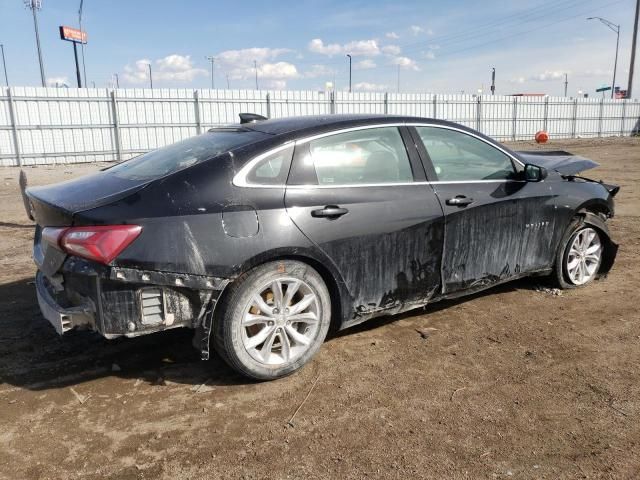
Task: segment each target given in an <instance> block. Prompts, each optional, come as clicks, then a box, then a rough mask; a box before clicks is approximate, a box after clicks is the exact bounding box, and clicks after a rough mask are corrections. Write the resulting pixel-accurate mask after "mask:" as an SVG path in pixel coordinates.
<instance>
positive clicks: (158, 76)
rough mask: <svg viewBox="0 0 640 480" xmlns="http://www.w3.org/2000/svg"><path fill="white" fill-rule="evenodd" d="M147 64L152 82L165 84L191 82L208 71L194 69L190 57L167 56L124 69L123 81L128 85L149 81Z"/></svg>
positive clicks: (144, 60) (141, 61)
mask: <svg viewBox="0 0 640 480" xmlns="http://www.w3.org/2000/svg"><path fill="white" fill-rule="evenodd" d="M149 64H151V70H152V75H153V79H154V80H158V81H167V82H183V83H184V82H191V81H193V80H194V79H195V78H196V77H198V76H206V75H208V74H209V72H208V70H206V69H204V68H196V67H195V66H194V65H193V62H192V60H191V56H190V55H177V54H173V55H168V56H166V57H164V58H159V59H157V60H155V61H153V62H152V61H151V60H149V59H146V58H143V59H140V60H138V61H136V62H135V64H134V65H133V66H132V65H126V66H125V67H124V79H125V80H126V81H127V82H129V83H146V82H148V81H149Z"/></svg>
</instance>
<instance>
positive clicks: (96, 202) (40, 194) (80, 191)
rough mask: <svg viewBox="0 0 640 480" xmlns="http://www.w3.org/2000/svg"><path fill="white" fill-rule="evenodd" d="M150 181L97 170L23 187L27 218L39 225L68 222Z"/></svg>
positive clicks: (139, 188)
mask: <svg viewBox="0 0 640 480" xmlns="http://www.w3.org/2000/svg"><path fill="white" fill-rule="evenodd" d="M150 182H151V180H149V179H145V180H135V179H129V178H122V177H120V176H116V175H112V174H110V173H108V172H107V171H105V172H98V173H95V174H92V175H87V176H85V177H80V178H77V179H74V180H68V181H66V182H61V183H56V184H54V185H46V186H42V187H30V188H28V189H26V191H25V196H26V201H25V206H26V208H27V214H28V215H29V216H30V218H32V219H33V220H35V222H36V223H37V224H38V225H40V226H42V227H61V226H70V225H72V224H73V216H74V215H75V214H76V213H78V212H82V211H84V210H89V209H92V208H97V207H101V206H104V205H107V204H109V203H112V202H115V201H118V200H121V199H123V198H125V197H128V196H129V195H132V194H133V193H135V192H137V191H139V190H141V189H142V188H144V187H145V186H146V185H147V184H149V183H150Z"/></svg>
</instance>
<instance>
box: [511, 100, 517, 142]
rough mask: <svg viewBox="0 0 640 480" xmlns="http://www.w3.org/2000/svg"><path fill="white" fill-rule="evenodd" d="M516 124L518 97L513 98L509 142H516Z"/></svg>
mask: <svg viewBox="0 0 640 480" xmlns="http://www.w3.org/2000/svg"><path fill="white" fill-rule="evenodd" d="M517 123H518V97H513V112H512V114H511V140H513V141H514V142H515V141H516V135H517V129H518V128H517V127H518V125H517Z"/></svg>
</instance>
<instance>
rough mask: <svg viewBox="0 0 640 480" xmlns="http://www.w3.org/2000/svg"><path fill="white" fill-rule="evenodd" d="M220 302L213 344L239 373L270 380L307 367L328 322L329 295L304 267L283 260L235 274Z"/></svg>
mask: <svg viewBox="0 0 640 480" xmlns="http://www.w3.org/2000/svg"><path fill="white" fill-rule="evenodd" d="M230 288H231V289H230V291H229V292H228V294H227V295H226V296H225V298H224V299H223V300H222V304H221V305H220V310H218V314H219V315H218V316H217V318H216V322H215V345H216V349H217V350H218V352H219V353H220V355H221V356H222V357H223V358H224V359H225V360H226V361H227V363H228V364H229V365H230V366H231V367H232V368H234V369H236V370H238V371H239V372H240V373H242V374H244V375H246V376H249V377H252V378H256V379H259V380H271V379H275V378H279V377H282V376H285V375H288V374H290V373H293V372H294V371H296V370H297V369H299V368H300V367H302V366H303V365H304V364H305V363H307V362H308V361H309V360H310V359H311V358H312V357H313V356H314V355H315V354H316V352H317V351H318V349H319V348H320V346H321V345H322V342H323V341H324V339H325V337H326V335H327V331H328V329H329V324H330V320H331V300H330V297H329V291H328V290H327V287H326V285H325V283H324V281H323V280H322V277H321V276H320V274H319V273H318V272H317V271H316V270H315V269H313V268H312V267H310V266H309V265H307V264H304V263H302V262H297V261H291V260H283V261H277V262H271V263H267V264H265V265H261V266H259V267H257V268H255V269H254V270H251V271H250V272H248V273H247V274H245V275H243V276H241V277H240V278H239V279H238V280H237V281H236V282H234V283H233V284H232V286H231V287H230Z"/></svg>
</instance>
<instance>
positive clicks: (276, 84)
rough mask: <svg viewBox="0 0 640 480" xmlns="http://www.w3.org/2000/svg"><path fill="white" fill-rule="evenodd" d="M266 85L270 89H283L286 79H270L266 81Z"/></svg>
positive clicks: (285, 85)
mask: <svg viewBox="0 0 640 480" xmlns="http://www.w3.org/2000/svg"><path fill="white" fill-rule="evenodd" d="M266 87H267V88H270V89H272V90H284V89H285V88H287V81H286V80H270V81H269V82H267V84H266Z"/></svg>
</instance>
